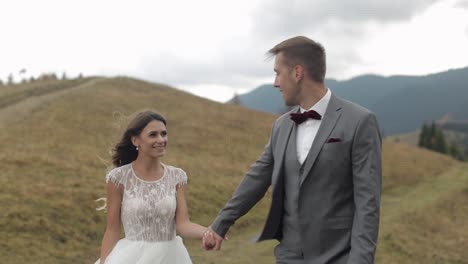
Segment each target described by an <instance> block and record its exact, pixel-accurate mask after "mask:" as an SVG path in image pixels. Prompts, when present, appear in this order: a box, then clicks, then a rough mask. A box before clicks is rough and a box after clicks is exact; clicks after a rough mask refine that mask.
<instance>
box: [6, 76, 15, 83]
mask: <svg viewBox="0 0 468 264" xmlns="http://www.w3.org/2000/svg"><path fill="white" fill-rule="evenodd" d="M7 78H8V81H7V84H8V85H12V84H13V82H14V79H13V74H11V73H10V74H8V77H7Z"/></svg>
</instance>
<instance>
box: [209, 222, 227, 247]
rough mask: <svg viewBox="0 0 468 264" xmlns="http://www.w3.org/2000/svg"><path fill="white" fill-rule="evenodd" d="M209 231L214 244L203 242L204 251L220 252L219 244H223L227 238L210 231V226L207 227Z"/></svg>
mask: <svg viewBox="0 0 468 264" xmlns="http://www.w3.org/2000/svg"><path fill="white" fill-rule="evenodd" d="M208 229H209V230H210V234H211V236H212V238H213V239H214V244H212V243H209V242H208V240H205V241H203V248H204V249H205V250H212V249H214V250H220V249H221V244H222V243H223V240H228V238H227V237H226V238H222V237H221V236H220V235H218V234H216V232H214V231H213V229H211V226H210V227H208Z"/></svg>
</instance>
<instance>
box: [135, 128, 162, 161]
mask: <svg viewBox="0 0 468 264" xmlns="http://www.w3.org/2000/svg"><path fill="white" fill-rule="evenodd" d="M132 141H133V144H134V145H136V146H138V149H139V150H138V155H145V156H149V157H152V158H161V157H163V156H164V155H165V154H166V147H167V142H168V138H167V129H166V126H165V125H164V123H163V122H161V121H157V120H153V121H151V122H149V123H148V125H146V127H145V128H144V129H143V131H141V133H140V135H139V136H137V137H134V138H133V140H132Z"/></svg>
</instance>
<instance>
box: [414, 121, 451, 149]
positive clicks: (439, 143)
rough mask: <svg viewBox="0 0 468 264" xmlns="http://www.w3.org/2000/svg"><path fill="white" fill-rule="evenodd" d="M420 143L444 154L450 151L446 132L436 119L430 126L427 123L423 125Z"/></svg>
mask: <svg viewBox="0 0 468 264" xmlns="http://www.w3.org/2000/svg"><path fill="white" fill-rule="evenodd" d="M418 145H419V146H420V147H422V148H427V149H430V150H433V151H437V152H440V153H444V154H446V153H447V151H448V150H447V144H446V141H445V135H444V132H443V130H442V128H440V127H438V126H437V125H436V124H435V122H434V121H433V122H432V124H431V126H430V127H429V126H427V125H426V123H424V124H423V125H422V127H421V132H420V134H419V140H418Z"/></svg>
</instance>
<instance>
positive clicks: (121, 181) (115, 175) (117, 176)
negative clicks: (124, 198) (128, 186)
mask: <svg viewBox="0 0 468 264" xmlns="http://www.w3.org/2000/svg"><path fill="white" fill-rule="evenodd" d="M109 182H112V183H113V184H115V185H116V186H118V185H123V186H125V182H126V177H125V173H124V172H123V170H122V168H120V167H119V168H114V169H112V170H111V171H109V172H108V173H107V175H106V183H109Z"/></svg>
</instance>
